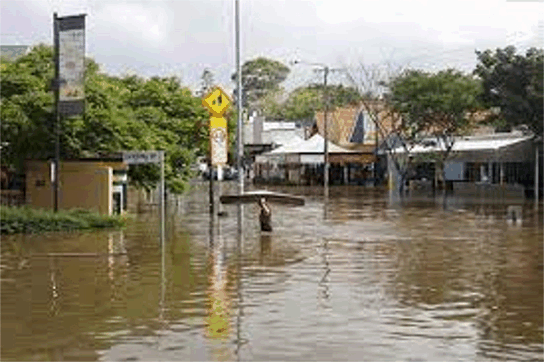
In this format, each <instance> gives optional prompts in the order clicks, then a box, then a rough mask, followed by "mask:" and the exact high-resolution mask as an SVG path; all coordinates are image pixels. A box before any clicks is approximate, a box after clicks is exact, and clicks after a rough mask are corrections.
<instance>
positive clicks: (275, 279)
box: [1, 184, 544, 361]
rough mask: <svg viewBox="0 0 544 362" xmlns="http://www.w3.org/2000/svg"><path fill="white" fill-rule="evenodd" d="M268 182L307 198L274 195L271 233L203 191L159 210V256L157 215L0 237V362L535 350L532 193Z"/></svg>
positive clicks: (520, 355) (539, 309) (539, 320)
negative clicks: (211, 201) (508, 195)
mask: <svg viewBox="0 0 544 362" xmlns="http://www.w3.org/2000/svg"><path fill="white" fill-rule="evenodd" d="M234 186H235V185H228V186H225V187H224V189H225V190H227V189H228V188H229V187H231V190H232V192H235V191H234V190H235V188H234ZM268 189H269V190H275V191H280V192H286V193H290V194H295V195H300V196H304V197H305V199H306V205H305V206H302V207H285V206H280V205H274V206H273V219H272V222H273V226H274V231H273V232H271V233H261V231H260V230H259V225H258V214H257V210H258V208H257V206H256V205H246V206H244V207H243V232H242V235H241V236H240V235H239V233H238V227H237V217H236V215H237V207H236V206H230V205H228V206H223V210H224V211H226V212H227V214H228V215H227V216H225V217H220V218H217V222H216V223H215V224H214V225H213V226H212V227H210V218H209V214H208V204H207V200H208V195H207V190H206V185H205V184H202V185H200V187H197V189H196V190H195V191H193V192H192V193H191V194H189V195H187V196H186V197H185V198H184V199H183V200H182V201H181V203H179V204H177V205H176V204H175V203H173V202H170V203H169V205H168V210H167V224H166V234H167V235H166V236H167V237H166V244H165V247H164V250H163V249H162V248H161V244H160V242H159V225H158V218H157V212H156V210H155V211H149V212H146V213H142V214H138V215H135V217H134V219H133V220H131V221H130V222H129V225H128V227H127V228H126V229H125V230H122V231H120V230H115V231H98V232H72V233H50V234H46V235H27V236H21V235H20V236H14V237H2V260H1V268H2V269H1V278H2V279H1V291H2V295H1V312H2V317H1V318H2V319H1V322H2V325H1V332H2V342H1V347H2V351H1V358H2V360H25V361H31V360H54V361H60V360H71V361H73V360H98V361H138V360H141V361H160V360H165V361H182V360H184V361H186V360H211V361H216V360H217V361H228V360H295V361H299V360H353V361H355V360H357V361H361V360H363V361H542V360H543V352H544V349H543V253H542V235H543V225H542V210H541V211H540V214H538V215H537V214H535V211H534V208H533V204H532V203H530V202H527V203H523V202H524V201H523V200H518V201H512V202H509V201H504V202H503V201H497V200H480V199H478V200H471V199H466V200H462V199H454V198H449V199H446V200H444V199H443V198H441V197H436V198H431V197H423V196H421V197H416V196H413V197H407V198H405V199H403V200H399V199H397V198H392V197H390V196H389V194H388V193H387V192H386V191H379V190H375V189H365V188H362V187H333V188H331V196H330V199H329V201H328V203H327V204H326V205H324V201H323V197H322V189H320V188H314V189H312V188H300V187H291V188H289V187H276V188H272V187H269V188H268ZM514 204H515V205H521V206H522V210H523V218H522V220H516V221H509V220H506V219H505V215H506V212H507V208H508V206H509V205H514ZM75 252H78V253H90V254H86V255H85V256H78V257H76V256H73V255H71V256H65V255H62V253H75ZM112 254H113V255H112Z"/></svg>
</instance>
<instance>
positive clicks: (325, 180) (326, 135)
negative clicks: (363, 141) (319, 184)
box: [323, 67, 330, 198]
mask: <svg viewBox="0 0 544 362" xmlns="http://www.w3.org/2000/svg"><path fill="white" fill-rule="evenodd" d="M328 75H329V67H325V71H324V79H323V86H324V88H323V92H324V98H325V112H324V114H323V138H324V139H325V142H324V146H323V147H324V154H325V160H324V161H325V168H324V178H323V186H324V189H325V190H324V191H325V197H326V198H328V197H329V168H330V165H329V145H328V143H329V132H328V129H329V127H328V123H329V122H328V119H327V118H328V112H329V97H328V91H327V76H328Z"/></svg>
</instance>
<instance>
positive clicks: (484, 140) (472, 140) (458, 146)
mask: <svg viewBox="0 0 544 362" xmlns="http://www.w3.org/2000/svg"><path fill="white" fill-rule="evenodd" d="M532 138H533V136H515V137H513V136H511V135H503V136H502V137H501V136H500V135H493V136H475V137H464V138H459V139H456V140H455V142H454V144H453V148H452V150H451V152H474V151H498V150H500V149H502V148H506V147H509V146H512V145H514V144H517V143H520V142H524V141H528V140H530V139H532ZM424 143H426V144H425V145H424V144H418V145H416V146H414V147H413V148H412V149H410V150H409V152H410V153H430V152H441V151H445V146H444V143H443V142H442V141H441V142H440V143H438V141H437V140H436V139H429V140H427V141H426V142H424ZM405 151H406V150H405V148H404V147H398V148H396V149H395V150H394V152H395V153H405Z"/></svg>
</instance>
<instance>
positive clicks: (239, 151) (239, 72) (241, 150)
mask: <svg viewBox="0 0 544 362" xmlns="http://www.w3.org/2000/svg"><path fill="white" fill-rule="evenodd" d="M234 12H235V25H234V26H235V33H236V35H235V36H236V74H237V77H236V89H237V97H238V98H237V102H236V110H237V113H238V120H237V121H238V122H237V126H236V133H237V134H236V135H237V136H238V137H237V145H238V149H237V154H238V157H237V158H236V167H237V169H238V194H239V195H241V194H242V193H243V192H244V172H243V169H242V157H243V155H244V145H243V144H242V127H243V123H242V65H241V63H240V1H239V0H235V2H234Z"/></svg>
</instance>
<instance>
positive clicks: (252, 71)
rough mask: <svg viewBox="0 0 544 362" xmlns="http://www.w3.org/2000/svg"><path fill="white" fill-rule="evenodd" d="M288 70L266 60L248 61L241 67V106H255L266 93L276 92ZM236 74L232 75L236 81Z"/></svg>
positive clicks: (276, 62)
mask: <svg viewBox="0 0 544 362" xmlns="http://www.w3.org/2000/svg"><path fill="white" fill-rule="evenodd" d="M289 72H290V70H289V68H288V67H287V66H285V65H284V64H283V63H281V62H279V61H277V60H272V59H268V58H263V57H260V58H257V59H253V60H249V61H247V62H245V63H244V64H243V65H242V89H243V94H242V96H243V97H244V98H243V102H242V104H243V106H244V107H248V106H256V105H257V103H258V101H259V100H260V99H261V98H263V97H264V96H265V95H266V94H267V93H268V92H270V91H275V90H278V88H279V85H280V83H281V82H283V81H284V80H285V79H286V78H287V76H288V75H289ZM237 77H238V76H237V74H236V73H234V74H233V75H232V80H233V81H236V79H237Z"/></svg>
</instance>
